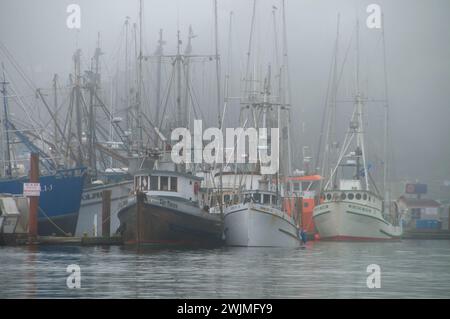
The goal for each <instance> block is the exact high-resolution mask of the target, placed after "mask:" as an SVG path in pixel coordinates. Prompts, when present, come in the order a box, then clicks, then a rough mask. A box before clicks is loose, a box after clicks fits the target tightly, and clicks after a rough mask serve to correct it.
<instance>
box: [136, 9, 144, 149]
mask: <svg viewBox="0 0 450 319" xmlns="http://www.w3.org/2000/svg"><path fill="white" fill-rule="evenodd" d="M142 44H143V41H142V0H139V80H138V99H137V103H136V110H135V117H136V129H137V134H138V136H137V137H138V142H137V153H138V154H139V153H140V151H141V148H142V146H143V145H142V126H141V108H142V77H143V74H142V59H143V55H142Z"/></svg>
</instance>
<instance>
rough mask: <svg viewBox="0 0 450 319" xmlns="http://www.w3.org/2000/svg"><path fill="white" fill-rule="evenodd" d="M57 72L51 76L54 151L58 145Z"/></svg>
mask: <svg viewBox="0 0 450 319" xmlns="http://www.w3.org/2000/svg"><path fill="white" fill-rule="evenodd" d="M57 82H58V74H56V73H55V75H54V76H53V118H54V120H53V130H54V131H53V143H54V144H55V149H54V152H56V148H57V147H58V145H59V144H58V143H59V140H58V123H57V116H58V87H57Z"/></svg>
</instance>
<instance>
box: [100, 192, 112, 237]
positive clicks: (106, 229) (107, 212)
mask: <svg viewBox="0 0 450 319" xmlns="http://www.w3.org/2000/svg"><path fill="white" fill-rule="evenodd" d="M110 236H111V190H110V189H106V190H104V191H103V192H102V237H110Z"/></svg>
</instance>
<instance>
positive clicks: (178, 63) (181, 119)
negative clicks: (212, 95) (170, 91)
mask: <svg viewBox="0 0 450 319" xmlns="http://www.w3.org/2000/svg"><path fill="white" fill-rule="evenodd" d="M180 47H181V39H180V30H178V31H177V57H176V66H177V101H176V103H177V112H178V119H177V121H178V123H177V125H180V126H181V125H186V122H185V117H184V112H183V109H182V107H181V63H182V58H181V53H180Z"/></svg>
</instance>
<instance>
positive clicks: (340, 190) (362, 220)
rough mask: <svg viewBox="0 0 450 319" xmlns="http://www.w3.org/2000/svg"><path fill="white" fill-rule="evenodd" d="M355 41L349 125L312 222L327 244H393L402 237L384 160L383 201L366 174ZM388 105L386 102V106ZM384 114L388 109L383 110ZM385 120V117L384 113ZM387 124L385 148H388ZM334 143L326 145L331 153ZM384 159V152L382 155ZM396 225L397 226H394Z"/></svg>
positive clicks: (363, 109) (372, 180)
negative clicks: (379, 242)
mask: <svg viewBox="0 0 450 319" xmlns="http://www.w3.org/2000/svg"><path fill="white" fill-rule="evenodd" d="M358 29H359V26H358V24H357V37H356V39H357V40H356V41H357V42H356V55H357V64H356V94H355V98H354V109H353V114H352V116H351V120H350V125H349V128H348V131H347V134H346V136H345V139H344V142H343V144H342V146H341V149H340V152H339V155H338V157H337V164H336V165H335V166H334V168H333V169H332V170H331V173H330V176H329V177H328V181H327V183H326V184H325V187H323V191H322V195H321V203H320V205H317V206H316V207H315V208H314V213H313V218H314V224H315V225H316V228H317V231H318V232H319V235H320V238H321V239H327V240H393V239H399V238H400V236H401V234H402V228H401V223H400V221H399V220H398V217H399V214H398V212H391V209H390V208H391V207H390V206H391V205H390V204H389V203H390V202H389V199H388V198H389V196H388V194H389V192H388V187H387V183H386V178H387V177H386V176H387V169H386V165H387V160H385V161H384V174H383V175H384V191H385V197H384V198H382V196H381V194H380V193H379V191H378V188H377V187H376V185H375V182H374V179H373V177H372V176H371V173H370V171H369V169H370V164H369V161H368V158H367V154H366V146H365V140H364V137H365V127H364V121H365V117H364V112H365V103H364V102H365V100H366V99H365V98H363V96H362V94H361V93H360V89H359V58H358V54H359V43H358ZM386 105H387V102H386ZM386 112H387V107H386ZM386 119H387V113H386ZM387 127H388V126H387V123H386V134H385V145H386V144H387ZM331 144H336V143H334V141H332V140H329V141H328V147H327V149H328V150H330V149H332V148H331V146H330V145H331ZM384 153H385V154H384V156H385V157H386V149H385V152H384ZM397 225H398V226H397Z"/></svg>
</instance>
